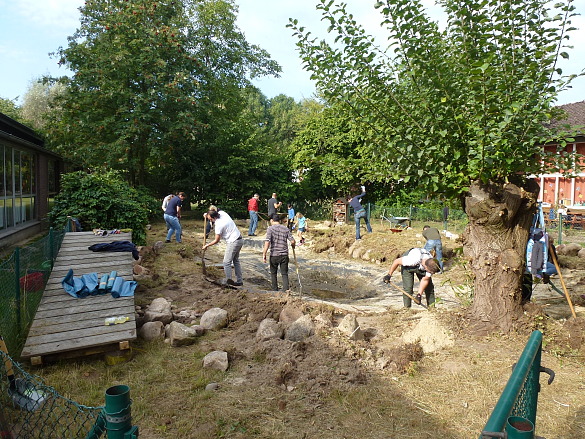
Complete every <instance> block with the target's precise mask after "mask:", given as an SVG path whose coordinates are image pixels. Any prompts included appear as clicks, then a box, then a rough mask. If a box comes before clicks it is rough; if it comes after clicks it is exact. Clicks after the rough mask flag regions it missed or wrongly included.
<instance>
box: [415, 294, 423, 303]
mask: <svg viewBox="0 0 585 439" xmlns="http://www.w3.org/2000/svg"><path fill="white" fill-rule="evenodd" d="M416 301H417V303H422V296H421V295H420V294H417V295H416Z"/></svg>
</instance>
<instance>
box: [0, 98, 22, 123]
mask: <svg viewBox="0 0 585 439" xmlns="http://www.w3.org/2000/svg"><path fill="white" fill-rule="evenodd" d="M0 113H2V114H4V115H6V116H8V117H10V118H12V119H14V120H16V121H18V122H20V123H23V119H22V114H21V111H20V108H19V107H18V105H17V104H16V102H15V101H13V100H11V99H5V98H0Z"/></svg>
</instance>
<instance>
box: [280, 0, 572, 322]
mask: <svg viewBox="0 0 585 439" xmlns="http://www.w3.org/2000/svg"><path fill="white" fill-rule="evenodd" d="M439 4H440V5H442V7H443V8H444V10H445V12H446V14H447V23H446V26H445V29H444V30H440V28H439V25H438V24H437V23H436V22H434V21H433V20H431V19H430V18H429V17H428V16H427V15H426V14H425V12H424V8H423V6H422V4H421V2H420V1H417V0H387V1H385V2H382V1H377V2H376V5H375V7H376V8H378V10H379V11H380V13H381V17H382V18H381V21H382V23H381V24H382V26H383V27H384V28H385V29H386V30H387V31H388V38H387V40H386V41H385V42H383V43H381V45H377V42H376V41H375V40H374V38H372V37H370V36H368V35H367V33H366V32H365V30H364V28H363V27H362V26H360V25H359V24H358V23H357V22H356V21H355V19H354V18H353V16H352V15H351V14H349V13H348V12H347V10H346V7H345V5H334V4H333V1H332V0H321V2H320V4H318V6H317V9H318V10H320V11H321V13H322V15H323V20H324V21H325V22H327V23H329V25H330V26H329V29H328V30H329V31H330V32H331V33H333V34H334V35H335V43H334V44H328V43H327V42H325V41H321V42H320V41H317V39H315V38H313V37H312V36H311V34H310V32H308V31H307V30H306V29H305V28H303V27H301V26H300V25H299V23H298V21H297V20H292V19H291V21H290V24H289V26H290V27H291V28H292V29H293V30H294V33H295V34H296V35H297V36H298V38H299V41H298V47H299V49H300V52H301V56H302V59H303V62H304V65H305V68H306V69H308V70H310V71H311V72H312V77H313V78H314V79H315V80H316V81H317V84H318V87H319V89H320V90H321V91H322V92H323V94H324V96H325V97H326V99H327V100H328V101H329V102H335V103H337V104H339V105H343V108H344V109H345V111H346V112H347V113H348V114H350V115H351V116H352V117H353V118H354V119H355V120H356V123H358V124H359V125H360V127H361V128H360V131H361V133H362V135H363V136H364V137H365V138H366V140H367V142H366V144H365V150H364V154H365V153H368V154H369V157H370V159H371V161H370V167H369V168H368V169H364V171H365V173H366V174H367V175H368V177H369V178H370V179H371V180H377V181H387V180H390V179H391V180H398V179H403V181H405V182H407V183H408V182H412V181H416V182H417V184H418V185H419V186H420V187H423V188H425V189H426V190H427V191H428V192H429V193H442V194H445V195H448V196H450V197H456V198H459V199H460V200H461V201H462V205H463V208H464V209H465V211H466V213H467V215H468V217H469V226H468V229H467V230H466V233H465V236H464V249H465V253H466V255H467V256H468V257H469V258H470V259H471V267H472V269H473V271H474V273H475V285H474V292H475V300H474V303H473V305H472V308H471V310H470V311H471V315H472V317H473V319H474V320H475V321H476V322H478V323H485V326H486V328H490V329H491V328H499V329H501V330H504V331H508V330H510V329H511V328H512V327H513V324H514V321H515V320H516V319H517V318H518V316H520V315H521V311H522V309H521V306H520V286H521V284H520V282H521V276H522V274H523V272H524V265H525V263H524V255H525V249H526V242H527V239H528V233H529V228H530V223H531V219H532V216H533V213H534V211H535V206H536V197H537V193H538V186H537V185H536V183H535V182H534V181H533V180H531V179H530V178H529V177H530V175H532V174H539V173H543V172H544V171H551V170H552V169H555V170H558V169H560V168H568V167H570V163H571V160H572V157H570V155H568V154H566V155H561V154H559V155H556V154H552V153H551V154H546V153H545V152H544V151H543V150H542V148H541V145H543V144H544V143H546V142H548V141H551V140H555V139H558V133H554V132H551V131H550V130H549V129H548V128H547V126H548V125H547V124H548V123H549V122H550V121H551V119H552V118H554V117H555V112H554V110H553V108H552V105H553V103H554V101H555V98H556V95H557V93H558V92H559V91H560V90H562V89H563V88H564V87H567V85H568V84H569V83H570V81H571V80H572V79H573V78H574V77H575V75H569V76H563V74H562V71H561V70H560V69H559V68H558V66H557V59H558V58H559V56H561V57H568V55H567V53H566V52H565V49H566V48H567V47H569V46H567V41H568V38H569V33H570V32H571V31H573V30H574V28H572V27H571V26H570V23H571V18H572V16H573V15H574V6H573V4H572V1H570V0H569V1H568V2H564V3H558V4H555V5H552V4H550V3H548V2H546V1H543V0H528V1H522V2H520V1H517V0H484V1H481V2H476V1H472V0H440V1H439ZM563 148H564V140H561V141H560V142H559V151H561V150H562V149H563Z"/></svg>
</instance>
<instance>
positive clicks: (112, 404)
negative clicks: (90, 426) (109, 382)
mask: <svg viewBox="0 0 585 439" xmlns="http://www.w3.org/2000/svg"><path fill="white" fill-rule="evenodd" d="M130 405H131V401H130V388H129V387H128V386H126V385H123V384H122V385H118V386H113V387H110V388H109V389H107V390H106V408H105V412H106V431H107V432H108V439H124V436H125V433H126V432H127V431H129V430H130V429H131V428H132V414H131V410H130Z"/></svg>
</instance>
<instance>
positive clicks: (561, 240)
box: [559, 213, 563, 245]
mask: <svg viewBox="0 0 585 439" xmlns="http://www.w3.org/2000/svg"><path fill="white" fill-rule="evenodd" d="M562 243H563V214H562V213H559V245H561V244H562Z"/></svg>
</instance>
